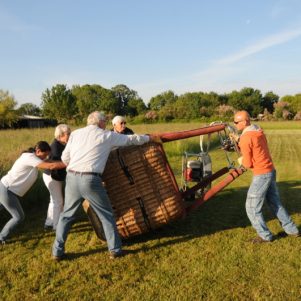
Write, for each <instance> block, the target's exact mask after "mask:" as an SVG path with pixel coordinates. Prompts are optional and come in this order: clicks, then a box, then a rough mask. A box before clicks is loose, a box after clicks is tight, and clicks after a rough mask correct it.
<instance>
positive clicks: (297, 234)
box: [288, 232, 301, 237]
mask: <svg viewBox="0 0 301 301" xmlns="http://www.w3.org/2000/svg"><path fill="white" fill-rule="evenodd" d="M288 236H292V237H300V236H301V234H300V232H298V233H293V234H288Z"/></svg>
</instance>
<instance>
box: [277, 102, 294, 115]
mask: <svg viewBox="0 0 301 301" xmlns="http://www.w3.org/2000/svg"><path fill="white" fill-rule="evenodd" d="M289 110H290V105H289V103H288V102H285V101H282V100H281V101H279V102H277V103H275V104H274V113H273V116H274V117H275V118H276V119H290V118H291V117H292V116H291V115H292V114H291V113H290V111H289Z"/></svg>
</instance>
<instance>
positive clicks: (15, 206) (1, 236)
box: [0, 181, 25, 240]
mask: <svg viewBox="0 0 301 301" xmlns="http://www.w3.org/2000/svg"><path fill="white" fill-rule="evenodd" d="M0 204H1V205H2V206H3V207H4V208H5V209H6V210H7V211H8V212H9V214H10V215H11V216H12V217H11V219H10V220H9V221H8V222H7V223H6V224H5V226H4V227H3V229H2V230H1V233H0V240H5V239H6V238H7V237H8V235H9V234H10V233H11V232H12V231H13V230H14V229H15V228H16V226H17V225H18V224H19V223H20V222H22V221H23V220H24V218H25V215H24V211H23V209H22V207H21V204H20V201H19V199H18V197H17V196H16V195H15V194H14V193H12V192H11V191H9V190H8V189H7V188H6V187H5V186H4V185H3V183H2V182H1V181H0ZM0 207H1V206H0ZM0 209H1V208H0Z"/></svg>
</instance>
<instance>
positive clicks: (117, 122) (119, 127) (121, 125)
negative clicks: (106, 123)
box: [112, 115, 134, 135]
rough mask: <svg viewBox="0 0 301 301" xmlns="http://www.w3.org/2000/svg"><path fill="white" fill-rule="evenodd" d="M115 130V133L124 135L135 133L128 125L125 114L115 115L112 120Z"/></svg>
mask: <svg viewBox="0 0 301 301" xmlns="http://www.w3.org/2000/svg"><path fill="white" fill-rule="evenodd" d="M112 124H113V129H112V130H113V131H114V132H115V133H119V134H123V135H133V134H134V132H133V131H132V130H131V129H129V128H128V127H126V121H125V118H124V117H123V116H118V115H117V116H115V117H114V118H113V120H112Z"/></svg>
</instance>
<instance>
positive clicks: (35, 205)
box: [0, 122, 301, 301]
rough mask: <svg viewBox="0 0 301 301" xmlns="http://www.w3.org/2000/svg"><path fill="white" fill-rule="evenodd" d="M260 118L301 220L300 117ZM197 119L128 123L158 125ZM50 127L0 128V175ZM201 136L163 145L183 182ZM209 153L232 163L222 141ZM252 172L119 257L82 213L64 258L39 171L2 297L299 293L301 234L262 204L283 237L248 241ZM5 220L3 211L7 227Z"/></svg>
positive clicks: (7, 258)
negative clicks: (48, 222) (55, 251)
mask: <svg viewBox="0 0 301 301" xmlns="http://www.w3.org/2000/svg"><path fill="white" fill-rule="evenodd" d="M261 125H262V127H263V128H264V129H265V132H266V134H267V137H268V140H269V145H270V150H271V153H272V156H273V159H274V163H275V165H276V167H277V179H278V187H279V189H280V193H281V196H282V200H283V203H284V204H285V207H286V208H287V210H288V211H289V213H290V214H291V216H292V218H293V219H294V221H295V222H296V223H297V225H298V226H299V228H300V225H301V202H300V199H301V168H300V166H301V164H300V159H299V158H300V155H299V153H300V149H301V123H297V122H281V123H280V122H279V123H263V124H261ZM198 126H199V125H198V124H196V123H187V124H156V125H137V126H132V127H131V128H133V129H134V130H135V131H136V132H139V133H153V132H165V131H177V130H185V129H192V128H196V127H198ZM52 135H53V129H42V130H18V131H0V142H1V144H0V145H1V146H0V174H1V175H3V174H4V173H5V172H6V171H7V170H8V169H9V168H10V167H11V165H12V164H13V162H14V160H15V159H16V158H17V157H18V155H19V154H20V152H21V151H22V150H23V149H26V148H28V147H29V146H31V145H34V143H35V142H36V141H38V140H47V141H49V142H50V141H51V140H52ZM198 143H199V140H198V138H192V139H189V140H184V141H176V142H172V143H169V144H165V145H164V148H165V150H166V153H167V155H168V159H169V161H170V164H171V166H172V168H173V170H174V172H175V175H176V177H177V180H178V181H179V182H180V173H181V172H180V170H181V155H182V152H183V151H184V150H189V151H191V150H192V151H198ZM211 154H212V158H213V168H214V169H215V170H216V169H218V168H221V167H222V166H225V165H226V160H225V155H224V153H223V152H222V151H221V150H219V149H217V148H214V149H212V152H211ZM233 159H235V156H233ZM250 179H251V174H250V172H247V173H245V174H244V175H242V176H241V177H240V178H238V179H237V180H236V181H234V182H233V183H232V184H231V185H230V186H228V187H227V188H226V189H225V190H223V191H222V192H221V193H219V194H218V195H217V196H215V197H214V198H213V199H211V200H210V201H208V203H206V204H204V205H203V206H201V207H200V208H199V209H198V210H196V211H195V212H193V213H192V214H191V215H189V216H187V217H186V218H185V219H183V220H178V221H176V222H173V223H171V224H168V225H166V226H165V227H163V228H161V229H159V230H156V231H154V232H153V233H148V234H145V235H143V236H140V237H135V238H132V239H130V240H127V241H125V242H124V248H125V249H126V250H129V251H130V254H129V255H127V256H125V257H123V258H120V259H118V260H115V261H111V260H110V259H109V258H108V256H107V249H106V245H105V244H102V243H101V242H100V241H99V240H98V239H97V237H96V235H95V234H94V232H93V231H92V230H91V226H90V224H89V222H88V220H87V217H86V216H85V214H83V213H82V212H79V214H78V219H77V222H76V224H75V225H74V226H73V228H72V230H71V232H70V235H69V237H68V241H67V244H66V252H67V253H68V254H69V256H70V259H69V260H67V261H62V262H60V263H56V262H53V261H52V259H51V245H52V243H53V240H54V234H53V233H49V232H48V233H45V232H43V224H44V219H45V215H46V209H47V205H48V194H47V190H46V189H45V187H44V186H43V183H42V181H41V180H39V181H38V182H37V183H36V184H35V186H34V187H33V188H32V189H31V190H30V192H29V193H28V194H27V195H26V196H25V197H24V198H23V200H22V205H23V206H24V210H25V214H26V219H25V221H24V223H23V224H22V225H20V226H19V227H18V228H17V230H16V231H15V233H14V235H13V237H12V238H11V239H10V241H9V243H8V244H6V245H5V246H4V247H2V248H1V247H0V300H131V301H132V300H213V301H216V300H273V301H274V300H276V301H277V300H279V301H280V300H281V301H282V300H300V298H301V297H300V296H301V260H300V259H301V255H300V254H301V239H300V238H292V237H286V236H285V235H284V234H283V232H282V228H281V227H280V225H279V223H278V222H277V220H276V219H275V218H274V217H273V216H272V215H271V214H270V212H269V211H268V209H267V208H265V211H264V212H265V216H266V220H267V221H268V226H269V227H270V229H271V230H272V232H273V233H274V234H275V235H276V237H277V239H276V240H275V241H274V242H273V243H271V244H267V245H266V244H263V245H253V244H251V243H250V242H248V240H249V239H251V238H253V237H255V235H256V234H255V231H254V230H253V229H252V227H251V226H250V222H249V221H248V219H247V216H246V213H245V208H244V203H245V197H246V192H247V189H248V185H249V182H250ZM7 219H8V214H7V213H6V212H4V211H2V212H0V227H2V226H3V224H4V223H5V222H6V221H7Z"/></svg>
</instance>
